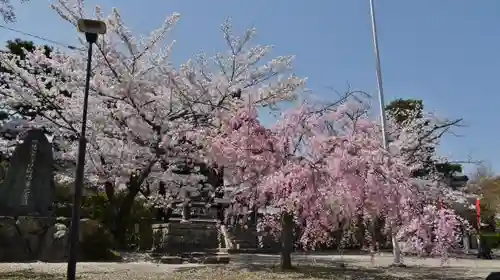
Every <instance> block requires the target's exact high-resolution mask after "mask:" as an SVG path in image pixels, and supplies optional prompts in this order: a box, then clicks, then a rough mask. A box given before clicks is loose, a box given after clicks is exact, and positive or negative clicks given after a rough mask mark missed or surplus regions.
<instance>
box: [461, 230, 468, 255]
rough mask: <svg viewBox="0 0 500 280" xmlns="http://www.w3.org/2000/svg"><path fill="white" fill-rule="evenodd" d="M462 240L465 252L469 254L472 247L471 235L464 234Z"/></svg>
mask: <svg viewBox="0 0 500 280" xmlns="http://www.w3.org/2000/svg"><path fill="white" fill-rule="evenodd" d="M462 242H463V246H464V253H465V254H468V253H469V249H470V236H469V235H468V234H464V235H463V237H462Z"/></svg>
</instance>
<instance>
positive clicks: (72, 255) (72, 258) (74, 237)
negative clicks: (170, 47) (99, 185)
mask: <svg viewBox="0 0 500 280" xmlns="http://www.w3.org/2000/svg"><path fill="white" fill-rule="evenodd" d="M78 31H79V32H82V33H85V39H86V40H87V43H88V44H89V47H88V57H87V73H86V78H85V92H84V98H83V112H82V129H81V131H80V137H79V139H78V158H77V163H76V174H75V188H74V196H73V213H72V215H71V228H70V240H69V258H68V270H67V279H68V280H75V278H76V258H77V247H78V235H79V230H78V227H79V225H80V204H81V200H82V189H83V171H84V166H85V150H86V139H85V132H86V126H87V109H88V100H89V83H90V71H91V65H92V45H93V44H94V43H95V42H97V37H98V35H99V34H101V35H102V34H105V33H106V24H105V23H104V22H102V21H97V20H90V19H80V20H78Z"/></svg>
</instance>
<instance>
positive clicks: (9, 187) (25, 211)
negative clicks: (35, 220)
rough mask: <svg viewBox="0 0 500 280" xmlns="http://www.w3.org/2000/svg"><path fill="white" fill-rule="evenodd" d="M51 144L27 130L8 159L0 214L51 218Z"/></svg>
mask: <svg viewBox="0 0 500 280" xmlns="http://www.w3.org/2000/svg"><path fill="white" fill-rule="evenodd" d="M52 168H53V158H52V145H51V144H50V143H49V141H48V140H47V137H46V136H45V133H44V132H43V131H42V130H40V129H32V130H29V131H28V132H27V133H26V134H25V135H24V137H23V138H22V143H21V144H19V145H18V146H17V147H16V149H15V150H14V153H13V154H12V157H11V159H10V165H9V168H8V170H7V175H6V177H5V181H4V182H3V184H2V185H1V186H0V215H2V216H14V217H18V216H51V215H52V213H51V212H52V211H51V207H52V203H53V202H54V197H55V188H54V184H53V174H52Z"/></svg>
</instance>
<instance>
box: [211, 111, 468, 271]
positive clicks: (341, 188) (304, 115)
mask: <svg viewBox="0 0 500 280" xmlns="http://www.w3.org/2000/svg"><path fill="white" fill-rule="evenodd" d="M358 109H359V108H358V104H355V103H345V104H342V105H339V106H336V107H335V108H328V110H317V108H316V107H315V106H312V105H302V106H300V107H299V108H297V109H293V110H290V111H288V112H286V113H284V114H283V116H282V119H281V120H280V121H279V122H278V123H277V124H276V125H275V126H274V127H271V128H266V127H264V126H263V125H262V124H261V122H260V121H259V119H258V113H257V110H256V109H255V108H253V107H251V106H249V107H248V108H245V109H243V110H240V111H239V112H238V113H237V114H235V115H233V116H231V117H228V118H226V119H224V121H223V124H222V128H221V130H220V131H218V133H217V134H214V135H212V139H211V141H212V149H211V155H212V157H213V160H214V161H216V162H217V163H218V164H220V165H222V166H224V167H225V172H227V176H228V177H230V178H232V182H233V183H235V184H239V185H240V187H239V188H238V189H237V190H236V191H235V194H234V195H235V196H234V198H235V203H236V204H238V201H240V202H245V207H255V208H258V209H265V208H267V209H270V208H272V209H274V211H273V212H271V211H268V213H269V214H266V215H265V216H264V217H263V218H261V219H260V220H259V223H260V226H261V227H260V228H265V229H266V231H267V232H269V233H270V234H272V235H273V236H275V237H276V238H277V239H280V241H281V244H282V248H281V250H282V252H281V266H282V268H283V269H287V268H291V267H292V260H291V252H292V250H293V246H294V244H293V243H294V242H295V241H296V242H297V243H298V244H297V245H299V246H300V247H302V248H304V249H306V250H314V249H315V248H317V246H318V245H320V244H325V243H326V244H328V243H331V242H333V241H334V240H333V238H332V236H333V235H332V234H331V233H332V232H334V231H337V230H345V229H347V228H348V227H349V226H351V225H352V224H354V223H357V222H358V221H359V217H362V220H363V222H364V223H366V224H367V225H369V224H370V223H371V222H372V221H374V220H375V219H376V218H378V217H383V218H384V220H385V227H386V232H387V233H388V232H397V233H398V234H397V237H398V240H399V241H400V242H402V243H403V244H404V246H403V247H404V249H405V251H406V252H411V253H417V254H419V255H422V256H424V255H435V256H441V257H442V258H443V259H446V257H447V256H448V252H449V251H450V249H452V248H453V247H454V246H455V245H456V244H457V242H458V240H459V225H460V224H461V223H462V220H461V219H460V218H459V217H458V216H456V215H455V214H454V213H453V211H452V210H446V209H438V208H436V207H435V206H434V205H432V199H431V198H429V197H426V196H425V195H423V194H424V192H422V191H421V190H420V189H419V188H417V187H415V186H414V185H413V184H412V183H411V178H410V169H409V168H408V167H407V165H406V164H405V162H404V160H403V159H402V158H401V157H400V156H392V155H391V154H389V153H388V152H387V151H386V150H384V149H383V148H382V146H381V141H380V138H379V135H380V131H379V128H378V126H377V125H376V124H374V123H373V122H372V121H371V120H370V119H369V118H367V117H365V116H364V115H363V114H358V115H356V114H355V112H356V111H358ZM245 207H243V205H242V207H241V209H243V208H245ZM235 209H236V212H238V208H237V207H236V208H235ZM367 228H369V227H367ZM371 233H372V232H367V234H368V235H370V234H371Z"/></svg>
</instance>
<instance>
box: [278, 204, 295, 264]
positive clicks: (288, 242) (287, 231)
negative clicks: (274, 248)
mask: <svg viewBox="0 0 500 280" xmlns="http://www.w3.org/2000/svg"><path fill="white" fill-rule="evenodd" d="M281 226H282V232H281V269H283V270H286V269H291V268H292V251H293V227H294V223H293V216H292V215H291V214H289V213H284V214H283V216H282V217H281Z"/></svg>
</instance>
